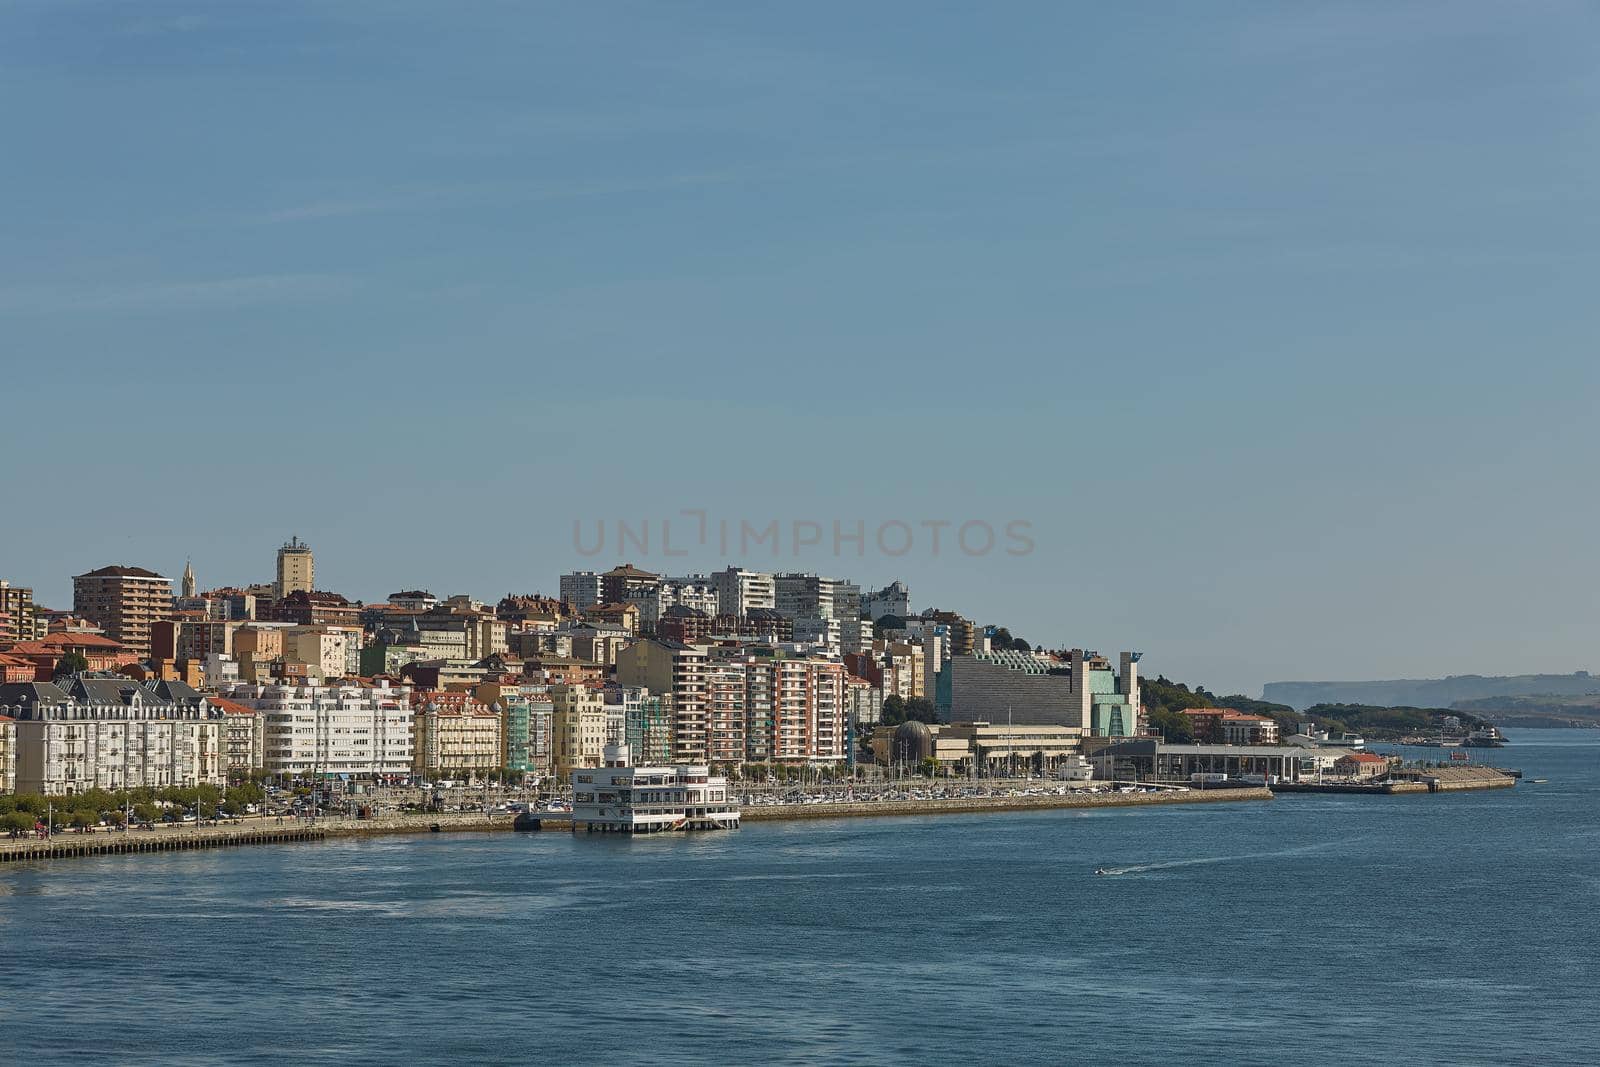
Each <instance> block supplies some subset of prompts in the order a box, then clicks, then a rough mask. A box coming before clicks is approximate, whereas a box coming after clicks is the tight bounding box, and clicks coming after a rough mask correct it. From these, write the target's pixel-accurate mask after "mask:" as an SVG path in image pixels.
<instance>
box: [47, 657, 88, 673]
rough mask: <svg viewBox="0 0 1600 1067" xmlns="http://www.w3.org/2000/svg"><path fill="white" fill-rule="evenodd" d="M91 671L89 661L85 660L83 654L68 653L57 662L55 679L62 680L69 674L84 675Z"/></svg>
mask: <svg viewBox="0 0 1600 1067" xmlns="http://www.w3.org/2000/svg"><path fill="white" fill-rule="evenodd" d="M88 669H89V661H88V660H87V659H84V657H83V653H82V652H68V653H67V654H66V655H64V656H62V657H61V658H60V659H58V660H56V669H55V677H57V678H60V677H62V676H64V675H68V674H82V673H83V672H84V671H86V670H88Z"/></svg>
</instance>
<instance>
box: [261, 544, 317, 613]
mask: <svg viewBox="0 0 1600 1067" xmlns="http://www.w3.org/2000/svg"><path fill="white" fill-rule="evenodd" d="M316 587H317V565H316V560H315V559H313V558H312V555H311V546H310V545H308V544H306V543H305V542H304V541H302V540H300V538H298V537H291V538H289V540H288V541H287V542H285V544H284V546H283V547H282V548H280V549H278V573H277V578H276V579H275V580H274V581H273V583H272V595H273V597H274V598H276V599H278V600H282V599H283V598H284V597H286V596H288V595H289V594H290V593H309V592H311V591H312V590H313V589H315V588H316Z"/></svg>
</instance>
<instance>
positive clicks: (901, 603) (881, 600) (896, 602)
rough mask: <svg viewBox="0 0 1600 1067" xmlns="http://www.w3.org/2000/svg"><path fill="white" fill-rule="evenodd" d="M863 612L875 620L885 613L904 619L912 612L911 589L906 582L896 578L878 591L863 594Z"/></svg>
mask: <svg viewBox="0 0 1600 1067" xmlns="http://www.w3.org/2000/svg"><path fill="white" fill-rule="evenodd" d="M861 614H862V615H864V616H865V617H866V618H867V619H868V620H870V621H873V622H876V621H877V620H878V619H881V618H883V617H884V616H885V615H893V616H895V617H896V618H899V619H903V618H905V617H906V616H907V615H909V614H911V590H910V589H908V588H906V584H905V583H904V582H902V581H900V580H899V579H895V580H894V581H892V582H890V583H889V584H888V585H886V586H884V587H883V588H882V589H879V590H877V591H876V592H872V593H866V594H863V595H862V597H861Z"/></svg>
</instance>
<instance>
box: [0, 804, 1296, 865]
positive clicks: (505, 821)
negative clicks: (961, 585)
mask: <svg viewBox="0 0 1600 1067" xmlns="http://www.w3.org/2000/svg"><path fill="white" fill-rule="evenodd" d="M1270 799H1272V794H1271V792H1269V791H1268V790H1266V789H1264V788H1251V789H1211V790H1205V791H1201V790H1194V791H1192V792H1186V793H1170V792H1164V793H1088V792H1081V791H1080V792H1073V793H1068V794H1064V795H1057V794H1051V795H1046V796H992V797H957V798H945V799H929V800H871V801H855V802H851V801H840V802H835V803H821V804H770V805H758V806H752V807H747V808H745V809H744V818H745V819H746V820H748V821H777V820H793V819H835V818H856V817H861V816H871V815H878V816H895V815H897V816H922V815H977V814H986V813H988V814H998V813H1002V812H1014V811H1045V810H1050V809H1056V808H1064V809H1070V808H1106V807H1149V806H1153V805H1169V804H1213V803H1221V802H1229V801H1244V800H1270ZM533 814H534V817H535V818H537V819H538V820H539V823H540V827H541V829H545V830H568V829H570V828H571V826H572V818H571V816H570V815H568V814H566V813H564V812H535V813H533ZM514 819H515V816H512V815H504V814H497V815H484V814H483V813H481V812H460V813H445V814H430V813H397V814H387V815H378V816H375V817H373V818H370V819H349V818H320V819H317V820H315V821H311V820H304V819H301V820H288V819H286V820H283V821H282V822H281V823H280V822H279V821H278V820H277V819H275V818H268V819H242V820H239V821H238V822H232V823H223V824H221V825H217V826H200V827H195V826H194V825H193V824H189V825H185V826H183V827H181V828H180V827H177V826H169V827H161V828H158V829H155V830H126V831H124V830H115V831H101V832H99V833H93V834H81V833H77V832H74V831H58V832H57V833H56V834H55V836H54V837H52V838H50V839H49V840H41V839H39V838H31V837H30V838H22V839H19V840H15V841H12V840H3V839H0V862H8V861H9V862H18V861H27V860H43V859H65V858H69V857H77V856H98V855H114V854H121V853H133V852H169V851H185V850H191V849H206V848H228V847H233V846H237V845H270V844H287V843H291V842H301V841H320V840H325V839H327V838H330V837H352V836H377V835H383V834H415V833H429V832H432V831H433V830H434V828H435V827H437V828H438V832H442V833H483V832H492V831H502V830H504V831H509V830H511V829H512V823H513V821H514Z"/></svg>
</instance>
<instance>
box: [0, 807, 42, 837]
mask: <svg viewBox="0 0 1600 1067" xmlns="http://www.w3.org/2000/svg"><path fill="white" fill-rule="evenodd" d="M36 821H37V820H36V819H35V818H34V816H33V813H32V812H29V811H8V812H6V813H5V814H4V815H0V830H5V831H6V832H8V833H9V832H10V831H12V830H15V831H17V832H18V833H21V834H26V833H32V832H33V824H34V823H35V822H36Z"/></svg>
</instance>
